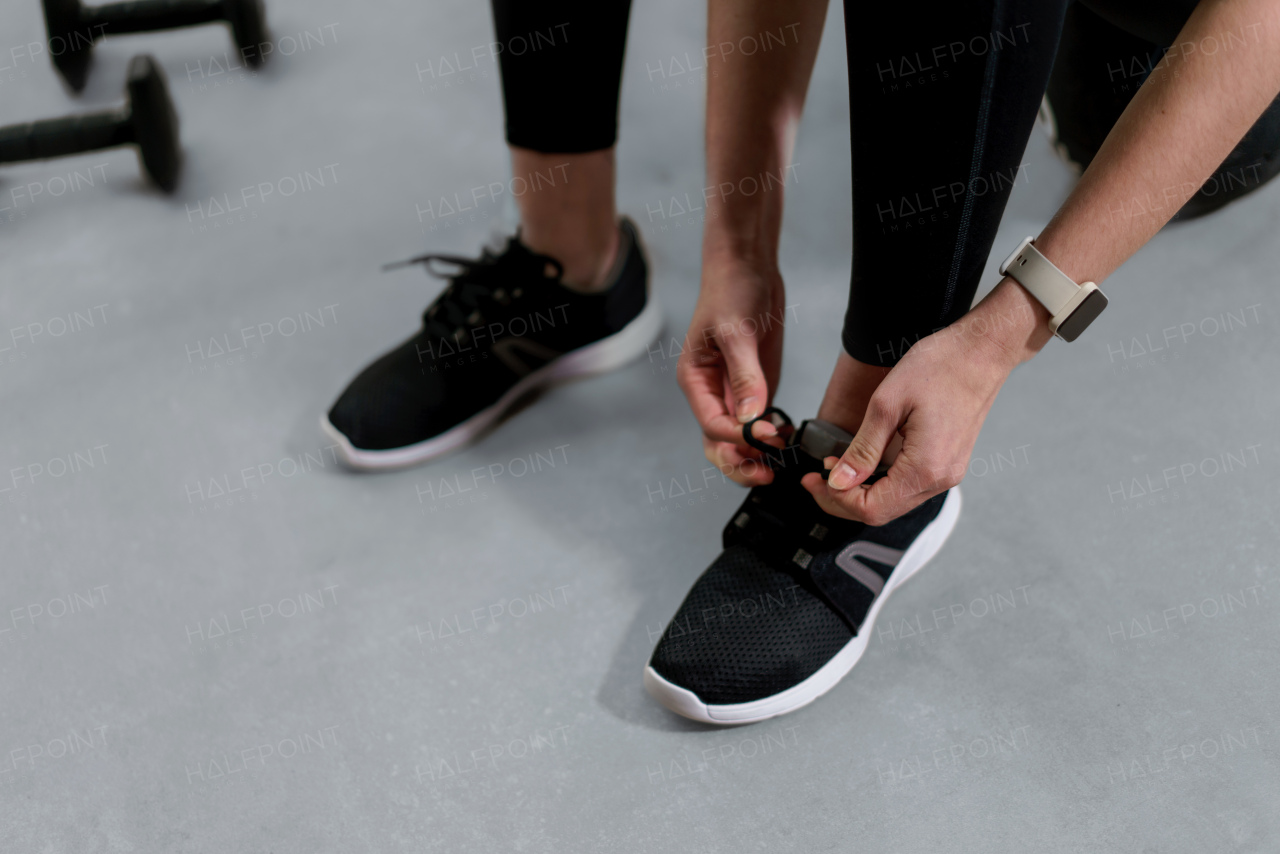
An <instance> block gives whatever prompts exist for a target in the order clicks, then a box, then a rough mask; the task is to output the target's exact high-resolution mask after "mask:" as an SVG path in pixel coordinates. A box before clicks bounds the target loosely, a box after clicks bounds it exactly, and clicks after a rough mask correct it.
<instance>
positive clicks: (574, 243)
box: [520, 222, 622, 293]
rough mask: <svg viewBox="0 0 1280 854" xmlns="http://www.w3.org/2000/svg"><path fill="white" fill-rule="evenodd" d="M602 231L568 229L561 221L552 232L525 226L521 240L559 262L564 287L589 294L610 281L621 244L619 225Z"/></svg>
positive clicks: (534, 250) (601, 288)
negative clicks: (610, 274)
mask: <svg viewBox="0 0 1280 854" xmlns="http://www.w3.org/2000/svg"><path fill="white" fill-rule="evenodd" d="M593 232H594V233H593ZM600 232H601V230H600V229H598V228H596V229H592V230H590V231H589V230H588V229H585V228H584V229H577V228H574V227H572V226H570V227H567V228H565V227H563V222H561V223H557V225H556V227H555V228H554V229H552V230H549V231H548V230H543V229H539V228H522V229H521V233H520V242H521V243H523V244H524V245H525V246H527V247H529V249H530V250H531V251H533V252H536V253H538V254H539V255H547V256H549V257H551V258H554V259H556V260H557V261H559V262H560V266H561V267H562V268H563V271H564V272H563V274H562V275H561V278H560V281H561V284H563V285H564V286H565V287H567V288H569V289H571V290H575V291H582V292H584V293H590V292H594V291H599V290H603V289H604V288H605V286H606V285H608V284H609V273H610V272H611V271H612V270H613V266H614V263H615V262H616V260H617V257H618V250H619V247H620V246H621V245H622V240H621V238H620V236H619V231H618V227H617V225H614V226H613V227H612V228H610V229H607V230H605V231H603V233H600Z"/></svg>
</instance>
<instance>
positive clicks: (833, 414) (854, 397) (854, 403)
mask: <svg viewBox="0 0 1280 854" xmlns="http://www.w3.org/2000/svg"><path fill="white" fill-rule="evenodd" d="M889 370H890V369H889V368H885V367H880V366H877V365H868V364H866V363H865V362H859V361H857V360H856V359H854V358H853V357H852V356H850V355H849V354H848V353H845V352H843V351H841V353H840V356H839V358H838V359H837V360H836V366H835V369H834V370H833V371H832V372H831V379H830V380H829V381H828V382H827V391H826V393H825V394H824V395H823V396H822V405H821V406H819V407H818V417H819V418H821V419H822V420H823V421H829V422H831V423H832V424H835V425H837V426H839V427H843V428H844V429H845V430H848V431H849V432H850V433H853V434H857V432H858V428H859V427H861V426H862V419H863V418H864V417H865V416H866V414H867V404H868V403H869V402H870V401H871V395H873V394H875V390H876V389H877V388H879V386H880V383H881V382H883V381H884V378H885V377H886V376H888V375H889Z"/></svg>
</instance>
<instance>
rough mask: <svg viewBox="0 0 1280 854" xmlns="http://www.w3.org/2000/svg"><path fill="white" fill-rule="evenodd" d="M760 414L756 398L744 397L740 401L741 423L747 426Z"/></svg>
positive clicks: (739, 414)
mask: <svg viewBox="0 0 1280 854" xmlns="http://www.w3.org/2000/svg"><path fill="white" fill-rule="evenodd" d="M759 414H760V413H759V412H758V411H757V410H756V399H755V398H754V397H744V398H743V399H742V400H740V401H738V421H740V422H741V423H743V424H746V423H747V422H748V421H750V420H751V419H752V418H755V417H757V416H758V415H759Z"/></svg>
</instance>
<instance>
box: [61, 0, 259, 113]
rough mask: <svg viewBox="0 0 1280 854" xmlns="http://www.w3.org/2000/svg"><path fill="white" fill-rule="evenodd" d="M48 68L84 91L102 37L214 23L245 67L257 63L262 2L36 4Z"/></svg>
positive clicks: (160, 0) (197, 0) (74, 0)
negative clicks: (226, 29)
mask: <svg viewBox="0 0 1280 854" xmlns="http://www.w3.org/2000/svg"><path fill="white" fill-rule="evenodd" d="M41 2H42V3H43V4H44V22H45V26H46V27H47V28H48V30H49V53H50V55H51V56H52V57H53V64H54V65H55V66H56V67H57V69H58V71H60V72H61V73H62V76H63V77H64V78H65V79H66V81H67V83H68V84H69V85H70V86H71V88H72V89H75V90H76V91H79V90H81V89H83V88H84V83H85V77H86V76H87V74H88V71H89V58H90V56H91V55H92V51H93V43H94V41H95V40H97V39H100V38H103V37H104V36H109V35H114V34H125V33H142V32H151V31H154V30H168V29H173V28H175V27H193V26H197V25H199V24H207V23H210V22H213V21H220V20H222V21H226V22H227V23H228V24H230V25H231V34H232V36H233V37H234V38H235V42H236V46H237V47H238V48H239V52H240V55H241V57H243V59H244V62H245V64H247V65H252V66H258V65H261V64H262V61H263V53H262V47H261V46H262V44H263V43H264V42H266V41H267V19H266V13H265V12H264V11H263V8H262V0H131V2H121V3H109V4H106V5H101V6H97V5H95V6H84V5H82V4H81V2H80V0H41Z"/></svg>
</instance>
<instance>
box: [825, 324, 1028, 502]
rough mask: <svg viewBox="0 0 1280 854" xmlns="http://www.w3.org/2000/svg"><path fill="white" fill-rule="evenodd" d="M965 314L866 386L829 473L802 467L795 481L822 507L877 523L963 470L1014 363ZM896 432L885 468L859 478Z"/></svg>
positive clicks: (947, 486)
mask: <svg viewBox="0 0 1280 854" xmlns="http://www.w3.org/2000/svg"><path fill="white" fill-rule="evenodd" d="M975 311H976V309H975ZM969 319H970V317H969V315H966V316H965V317H964V318H961V319H960V320H959V321H957V322H956V323H955V324H952V325H951V326H949V327H947V328H945V329H942V330H940V331H938V332H935V333H934V334H932V335H930V336H928V337H926V338H922V339H921V340H920V341H918V342H917V343H916V344H915V345H914V346H913V347H912V348H911V349H910V350H908V351H907V354H906V355H905V356H904V357H903V358H902V361H900V362H899V363H898V364H897V365H896V366H894V368H893V370H891V371H890V372H889V373H888V375H887V376H886V377H885V379H884V381H883V382H882V383H881V384H880V386H879V387H878V388H877V389H876V391H875V393H874V394H872V396H871V400H870V402H869V403H868V405H867V413H866V416H865V417H864V418H863V420H862V426H861V427H860V428H859V429H858V434H857V435H856V436H855V437H854V438H853V441H852V442H850V443H849V447H848V449H847V450H846V451H845V453H844V456H843V457H841V458H840V460H839V461H837V460H836V458H835V457H828V458H827V460H826V462H827V468H828V469H830V470H831V471H830V475H829V479H828V480H825V481H824V480H823V479H822V476H821V475H819V474H816V473H813V474H808V475H805V477H804V479H803V480H802V481H801V483H802V484H803V485H804V487H805V489H807V490H809V492H810V494H812V495H813V497H814V498H815V499H817V502H818V505H819V506H820V507H821V508H822V509H823V510H824V511H825V512H827V513H830V514H831V515H833V516H840V517H842V518H845V519H853V520H855V521H858V522H863V523H865V524H868V525H883V524H885V523H887V522H889V521H892V520H893V519H896V518H897V517H899V516H901V515H902V514H903V513H906V512H907V511H909V510H911V509H912V508H914V507H916V506H918V505H920V504H921V503H923V502H924V501H926V500H928V499H929V498H932V497H933V496H935V495H937V494H939V493H941V492H944V491H945V490H947V489H950V488H951V487H953V486H955V485H956V484H958V483H959V482H960V480H961V479H962V478H963V477H964V473H965V470H966V469H967V468H968V465H969V455H970V454H971V453H972V452H973V445H974V443H975V442H976V441H977V439H978V432H979V431H980V430H981V429H982V424H983V422H984V421H985V420H986V417H987V412H988V411H989V410H990V409H991V404H992V403H994V402H995V398H996V394H997V393H998V392H999V391H1000V387H1001V386H1002V385H1004V381H1005V379H1007V378H1008V376H1009V374H1010V372H1011V371H1012V370H1013V368H1014V366H1015V365H1016V364H1017V363H1018V358H1017V356H1016V355H1015V354H1014V351H1013V350H1012V349H1011V348H1007V347H1005V346H1003V345H1001V344H1000V342H998V341H996V340H994V339H992V338H991V337H988V336H986V335H975V334H972V332H971V330H972V328H973V324H971V323H968V322H967V321H969ZM983 328H986V326H985V324H984V326H983ZM895 435H900V436H901V437H902V450H901V451H900V452H899V453H898V456H897V457H896V459H894V460H893V463H892V465H891V466H890V468H889V471H888V473H887V474H886V475H885V476H884V477H882V478H880V479H879V480H877V481H876V482H875V483H873V484H871V485H870V486H862V485H861V484H862V482H863V481H865V480H866V479H867V477H868V476H870V475H871V474H872V473H873V472H874V471H875V469H876V466H878V465H879V464H880V461H881V458H882V457H883V456H884V454H885V451H886V449H887V448H888V447H889V444H890V442H891V441H893V439H894V438H895ZM833 466H834V467H833Z"/></svg>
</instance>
